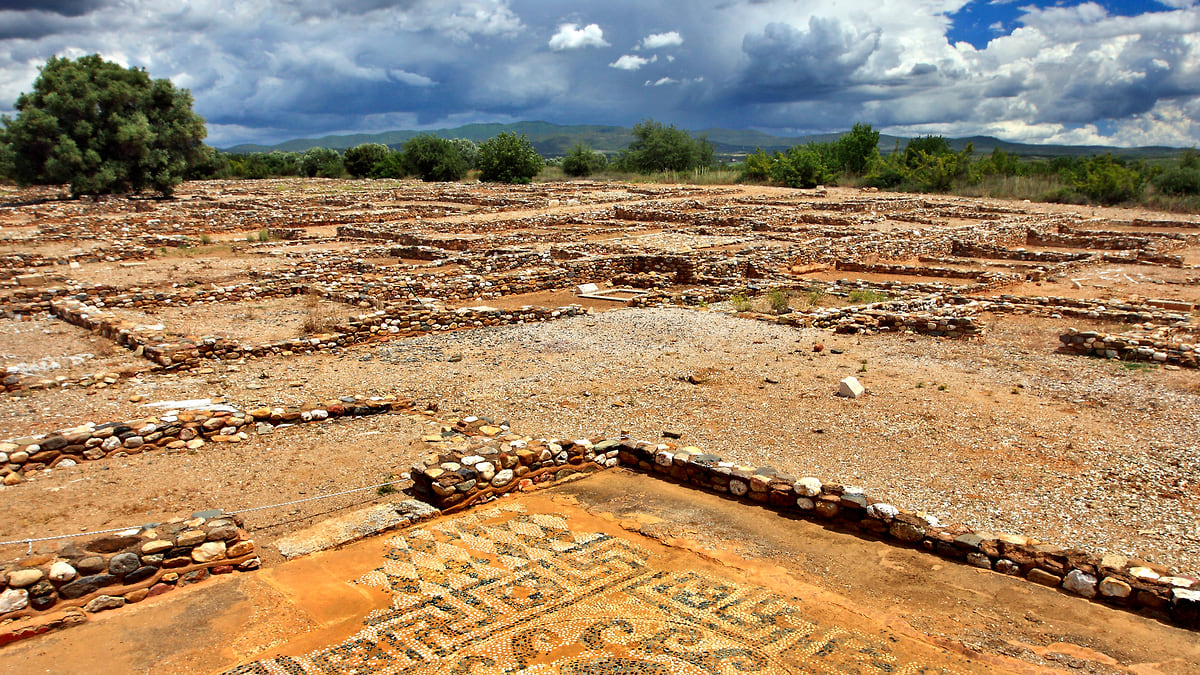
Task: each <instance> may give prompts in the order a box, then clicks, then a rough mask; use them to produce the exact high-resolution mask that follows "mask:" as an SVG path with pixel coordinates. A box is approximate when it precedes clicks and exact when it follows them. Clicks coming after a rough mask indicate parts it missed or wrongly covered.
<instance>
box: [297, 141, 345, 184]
mask: <svg viewBox="0 0 1200 675" xmlns="http://www.w3.org/2000/svg"><path fill="white" fill-rule="evenodd" d="M300 175H302V176H308V177H309V178H312V177H314V176H319V177H321V178H341V177H342V176H344V175H346V167H345V165H343V164H342V156H341V155H339V154H338V151H337V150H331V149H329V148H309V149H308V150H305V151H304V154H303V155H301V156H300Z"/></svg>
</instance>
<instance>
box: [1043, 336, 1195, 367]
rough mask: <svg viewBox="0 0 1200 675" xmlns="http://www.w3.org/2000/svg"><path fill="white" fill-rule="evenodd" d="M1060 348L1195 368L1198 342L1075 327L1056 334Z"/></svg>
mask: <svg viewBox="0 0 1200 675" xmlns="http://www.w3.org/2000/svg"><path fill="white" fill-rule="evenodd" d="M1058 339H1059V341H1061V342H1062V346H1063V349H1064V350H1066V351H1069V352H1074V353H1076V354H1083V355H1085V356H1099V357H1103V358H1108V359H1120V360H1122V361H1146V362H1149V363H1162V364H1171V365H1175V366H1180V367H1183V368H1197V367H1200V366H1198V365H1197V356H1198V352H1200V346H1198V345H1196V344H1193V343H1189V342H1176V341H1169V340H1163V339H1160V338H1155V337H1151V336H1146V335H1138V334H1136V333H1125V334H1120V335H1114V334H1111V333H1098V332H1095V331H1083V332H1080V331H1077V330H1075V329H1074V328H1072V329H1070V330H1069V331H1067V332H1066V333H1063V334H1062V335H1060V336H1059V337H1058Z"/></svg>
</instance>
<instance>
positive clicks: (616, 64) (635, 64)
mask: <svg viewBox="0 0 1200 675" xmlns="http://www.w3.org/2000/svg"><path fill="white" fill-rule="evenodd" d="M655 61H658V57H657V56H651V57H650V58H646V57H643V56H638V55H637V54H624V55H622V56H621V58H619V59H617V60H616V61H613V62H612V63H610V64H608V67H609V68H616V69H617V70H638V69H640V68H641V67H642V66H644V65H647V64H650V63H654V62H655Z"/></svg>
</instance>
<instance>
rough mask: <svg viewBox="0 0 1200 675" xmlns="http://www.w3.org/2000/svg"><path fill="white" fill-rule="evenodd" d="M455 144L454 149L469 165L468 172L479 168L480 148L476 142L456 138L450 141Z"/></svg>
mask: <svg viewBox="0 0 1200 675" xmlns="http://www.w3.org/2000/svg"><path fill="white" fill-rule="evenodd" d="M450 142H451V143H453V144H454V148H455V149H456V150H458V155H459V157H462V158H463V161H464V162H466V163H467V170H468V171H470V170H471V169H474V168H477V166H478V164H479V146H478V145H476V144H475V141H473V140H471V139H469V138H455V139H453V140H451V141H450Z"/></svg>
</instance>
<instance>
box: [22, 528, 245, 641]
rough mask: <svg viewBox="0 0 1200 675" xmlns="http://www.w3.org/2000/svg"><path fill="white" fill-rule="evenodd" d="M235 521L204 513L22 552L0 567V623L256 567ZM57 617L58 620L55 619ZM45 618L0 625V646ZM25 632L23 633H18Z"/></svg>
mask: <svg viewBox="0 0 1200 675" xmlns="http://www.w3.org/2000/svg"><path fill="white" fill-rule="evenodd" d="M258 566H259V560H258V558H257V557H256V555H255V548H254V541H253V540H252V539H250V537H249V535H248V534H247V533H246V531H245V530H244V529H242V519H241V518H239V517H238V516H236V515H226V514H224V513H222V512H221V511H205V512H201V513H196V514H194V515H192V516H191V517H189V518H175V519H172V520H170V521H168V522H166V523H155V524H151V525H145V526H143V527H140V528H133V529H130V530H125V531H122V532H116V533H110V534H106V535H104V536H102V537H99V538H95V539H92V540H90V541H88V542H87V543H85V544H82V545H79V544H76V543H74V542H70V543H67V544H66V545H64V546H63V547H62V548H60V549H59V550H58V551H57V552H56V553H52V554H44V555H36V556H29V557H26V558H23V559H21V560H17V561H15V562H13V563H10V564H9V565H7V566H6V567H5V568H4V571H3V572H2V573H0V623H7V622H9V621H11V620H13V619H22V618H27V617H40V616H45V615H47V614H49V613H50V612H55V613H59V612H62V611H63V610H66V609H69V608H82V609H83V611H84V612H88V613H95V612H101V611H106V610H110V609H116V608H119V607H122V606H124V605H126V604H131V603H136V602H141V601H142V600H144V599H146V598H148V597H154V596H156V595H162V594H163V593H167V592H169V591H171V590H174V589H175V588H177V587H179V586H186V585H188V584H192V583H196V582H199V581H203V580H204V579H206V578H208V577H209V576H210V575H212V574H229V573H231V572H233V571H235V570H239V571H247V570H253V569H257V568H258ZM60 621H61V619H60ZM52 628H53V625H52V624H47V623H43V624H39V625H37V626H33V625H29V626H27V627H26V628H25V630H23V631H12V630H7V631H0V645H3V644H5V643H7V642H11V641H13V640H18V639H21V638H23V637H29V634H36V633H38V632H45V631H47V630H50V629H52ZM26 633H29V634H26Z"/></svg>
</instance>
